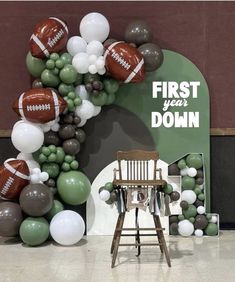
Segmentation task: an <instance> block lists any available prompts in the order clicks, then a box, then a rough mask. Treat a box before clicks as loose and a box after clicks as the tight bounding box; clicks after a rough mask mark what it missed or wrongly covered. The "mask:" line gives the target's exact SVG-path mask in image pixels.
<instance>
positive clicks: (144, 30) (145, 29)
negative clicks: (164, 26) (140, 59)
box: [125, 20, 152, 46]
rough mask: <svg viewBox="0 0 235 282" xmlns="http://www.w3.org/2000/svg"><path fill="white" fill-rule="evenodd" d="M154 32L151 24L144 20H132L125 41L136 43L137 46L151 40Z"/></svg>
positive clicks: (126, 31)
mask: <svg viewBox="0 0 235 282" xmlns="http://www.w3.org/2000/svg"><path fill="white" fill-rule="evenodd" d="M151 40H152V32H151V29H150V27H149V25H148V24H147V23H146V22H145V21H143V20H135V21H133V22H131V23H130V24H129V25H128V26H127V28H126V30H125V41H126V42H131V43H135V44H136V45H137V46H139V45H141V44H144V43H147V42H151Z"/></svg>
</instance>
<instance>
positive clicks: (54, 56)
mask: <svg viewBox="0 0 235 282" xmlns="http://www.w3.org/2000/svg"><path fill="white" fill-rule="evenodd" d="M59 58H60V55H59V54H57V53H51V55H50V59H52V60H53V61H56V60H58V59H59Z"/></svg>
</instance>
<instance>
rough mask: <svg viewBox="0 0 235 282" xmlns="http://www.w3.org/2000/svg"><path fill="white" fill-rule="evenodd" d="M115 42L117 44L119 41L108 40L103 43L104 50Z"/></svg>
mask: <svg viewBox="0 0 235 282" xmlns="http://www.w3.org/2000/svg"><path fill="white" fill-rule="evenodd" d="M114 42H117V40H116V39H113V38H109V39H107V40H106V41H105V42H104V43H103V45H104V48H108V46H109V45H111V44H113V43H114Z"/></svg>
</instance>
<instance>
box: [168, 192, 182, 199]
mask: <svg viewBox="0 0 235 282" xmlns="http://www.w3.org/2000/svg"><path fill="white" fill-rule="evenodd" d="M170 197H171V201H173V202H174V201H178V200H179V198H180V193H179V192H177V191H173V192H172V193H171V194H170Z"/></svg>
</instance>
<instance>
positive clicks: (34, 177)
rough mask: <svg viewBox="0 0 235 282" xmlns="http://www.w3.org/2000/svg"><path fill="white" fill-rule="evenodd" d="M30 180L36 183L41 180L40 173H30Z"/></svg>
mask: <svg viewBox="0 0 235 282" xmlns="http://www.w3.org/2000/svg"><path fill="white" fill-rule="evenodd" d="M30 182H31V183H33V184H35V183H39V182H40V178H39V174H35V173H34V174H32V175H30Z"/></svg>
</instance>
